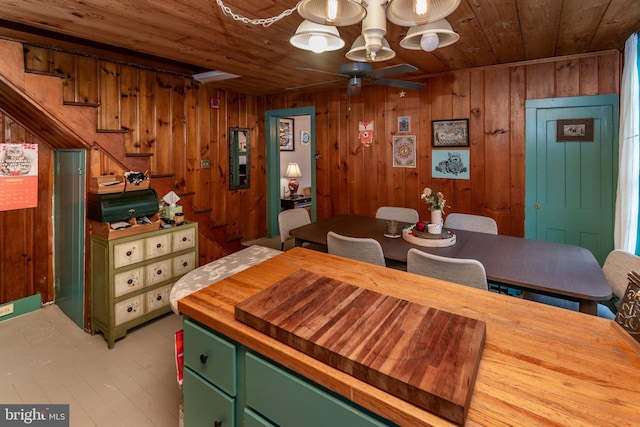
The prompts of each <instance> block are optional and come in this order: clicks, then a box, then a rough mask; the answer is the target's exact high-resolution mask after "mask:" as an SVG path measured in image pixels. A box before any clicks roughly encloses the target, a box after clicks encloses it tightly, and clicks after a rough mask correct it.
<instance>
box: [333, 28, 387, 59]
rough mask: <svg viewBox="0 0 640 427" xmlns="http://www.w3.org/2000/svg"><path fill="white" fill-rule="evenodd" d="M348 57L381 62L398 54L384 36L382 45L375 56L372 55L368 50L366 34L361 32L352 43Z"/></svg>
mask: <svg viewBox="0 0 640 427" xmlns="http://www.w3.org/2000/svg"><path fill="white" fill-rule="evenodd" d="M345 56H346V57H347V59H349V60H351V61H357V62H379V61H387V60H389V59H391V58H393V57H395V56H396V53H395V52H394V51H393V50H392V49H391V47H390V46H389V42H388V41H387V39H385V38H384V37H383V38H382V47H381V48H380V50H378V51H377V52H376V54H375V58H374V57H372V56H371V53H370V52H369V51H368V50H367V46H366V42H365V39H364V36H363V35H362V34H361V35H359V36H358V38H357V39H356V41H354V42H353V45H351V49H349V52H347V53H346V55H345Z"/></svg>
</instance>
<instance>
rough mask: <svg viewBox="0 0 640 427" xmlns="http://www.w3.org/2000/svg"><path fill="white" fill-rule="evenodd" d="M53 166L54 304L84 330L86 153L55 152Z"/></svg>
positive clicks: (79, 151) (76, 151) (72, 151)
mask: <svg viewBox="0 0 640 427" xmlns="http://www.w3.org/2000/svg"><path fill="white" fill-rule="evenodd" d="M54 164H55V174H54V183H53V194H54V196H53V230H54V231H53V234H54V236H53V239H54V277H55V303H56V305H58V307H60V309H61V310H62V311H63V312H64V313H65V314H66V315H67V316H69V317H70V318H71V320H73V321H74V322H75V323H76V324H77V325H78V326H79V327H80V328H84V234H85V233H84V230H85V220H84V217H85V208H84V206H85V173H84V169H85V152H84V150H55V152H54Z"/></svg>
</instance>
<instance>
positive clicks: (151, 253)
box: [144, 234, 171, 259]
mask: <svg viewBox="0 0 640 427" xmlns="http://www.w3.org/2000/svg"><path fill="white" fill-rule="evenodd" d="M170 236H171V234H160V235H158V236H153V237H148V238H146V239H145V240H144V244H145V248H146V250H147V258H146V259H151V258H156V257H159V256H162V255H166V254H168V253H169V252H170V251H171V247H170V246H169V244H170V243H171V241H170V240H169V239H170Z"/></svg>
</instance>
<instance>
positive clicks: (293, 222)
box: [278, 209, 311, 251]
mask: <svg viewBox="0 0 640 427" xmlns="http://www.w3.org/2000/svg"><path fill="white" fill-rule="evenodd" d="M307 224H311V218H310V217H309V213H308V212H307V210H306V209H287V210H284V211H282V212H280V213H279V214H278V227H279V228H280V250H281V251H283V250H284V244H285V243H286V242H287V240H289V239H293V236H291V235H290V234H289V231H291V230H293V229H294V228H298V227H302V226H303V225H307Z"/></svg>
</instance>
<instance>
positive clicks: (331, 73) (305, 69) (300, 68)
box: [296, 67, 351, 77]
mask: <svg viewBox="0 0 640 427" xmlns="http://www.w3.org/2000/svg"><path fill="white" fill-rule="evenodd" d="M296 70H302V71H313V72H314V73H322V74H330V75H332V76H340V77H351V76H349V75H348V74H340V73H334V72H333V71H324V70H318V69H317V68H306V67H296Z"/></svg>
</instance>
